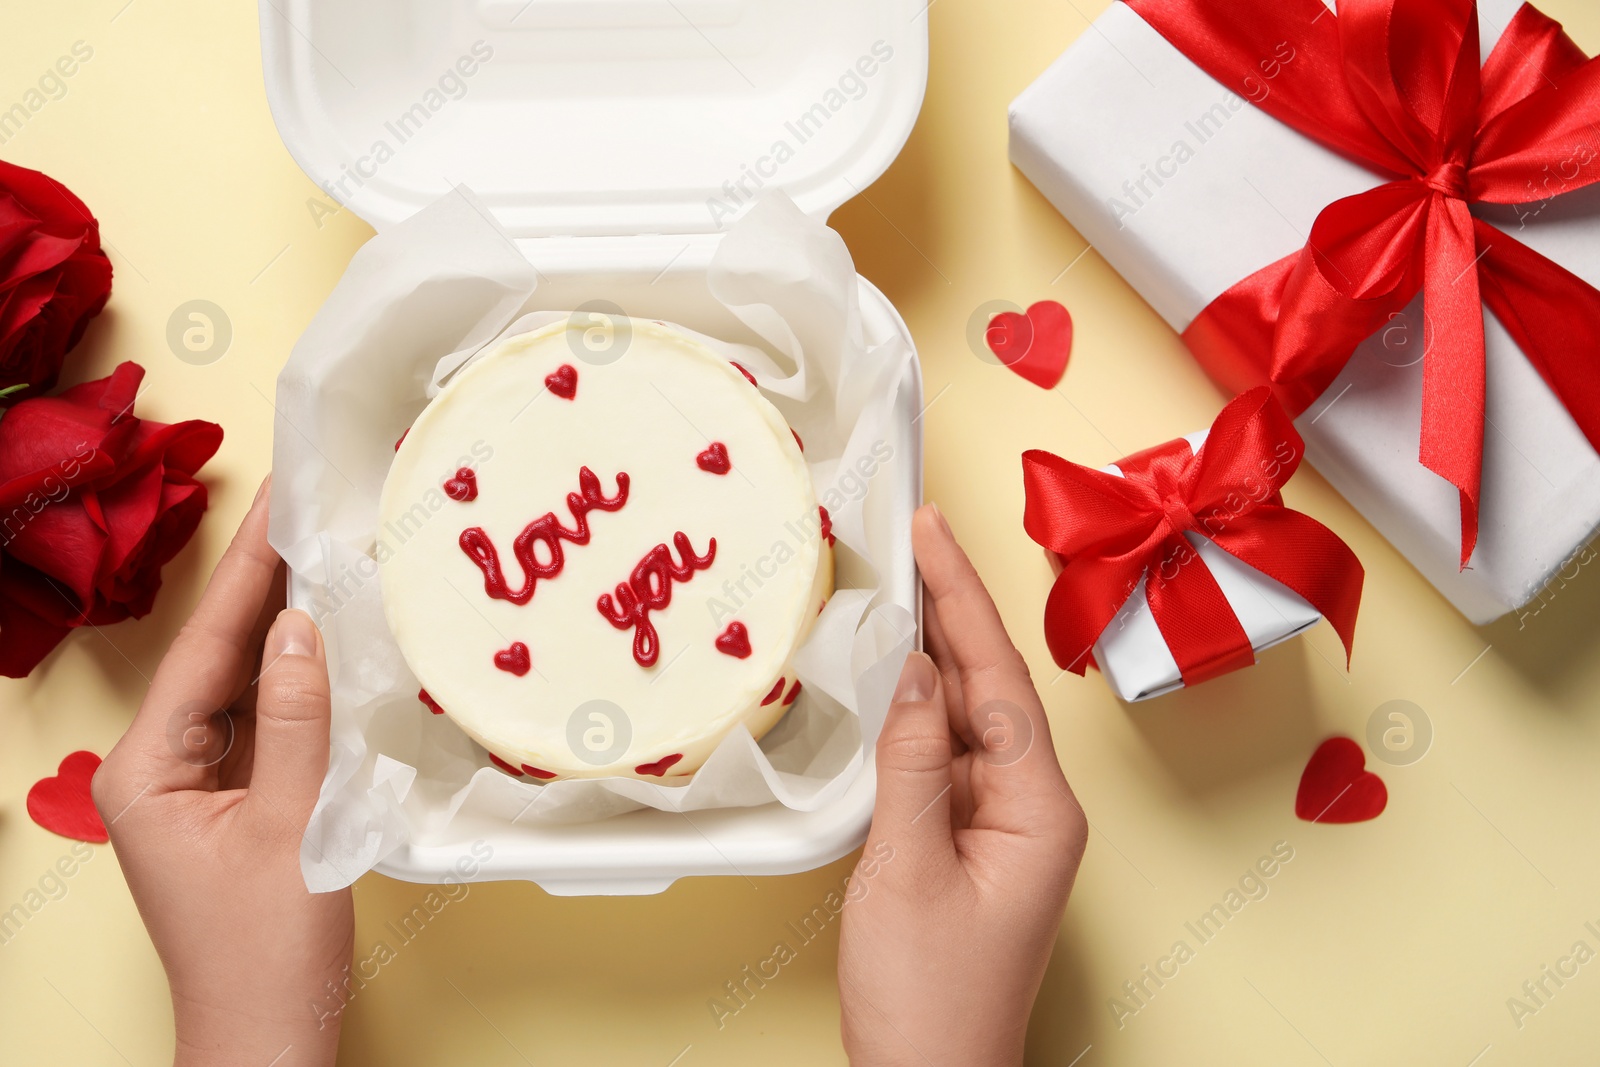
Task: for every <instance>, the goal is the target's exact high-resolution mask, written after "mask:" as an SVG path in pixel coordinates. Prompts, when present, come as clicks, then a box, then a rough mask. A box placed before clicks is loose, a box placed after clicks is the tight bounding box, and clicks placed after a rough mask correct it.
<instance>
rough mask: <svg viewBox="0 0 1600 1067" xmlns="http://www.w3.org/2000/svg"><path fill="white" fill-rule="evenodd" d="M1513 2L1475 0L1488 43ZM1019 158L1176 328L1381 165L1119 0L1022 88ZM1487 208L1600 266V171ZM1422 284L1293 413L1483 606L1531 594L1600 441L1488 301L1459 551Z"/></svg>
mask: <svg viewBox="0 0 1600 1067" xmlns="http://www.w3.org/2000/svg"><path fill="white" fill-rule="evenodd" d="M1329 6H1330V7H1332V6H1333V5H1332V3H1331V2H1330V3H1329ZM1518 6H1520V0H1479V5H1478V8H1479V22H1480V26H1481V32H1482V38H1483V40H1482V44H1483V55H1484V56H1485V57H1487V56H1488V55H1489V52H1490V50H1491V49H1492V48H1493V46H1494V44H1495V42H1496V41H1497V40H1498V39H1499V36H1500V33H1501V31H1502V30H1503V28H1504V27H1505V25H1506V23H1507V22H1508V21H1509V20H1510V18H1511V17H1512V15H1513V14H1514V13H1515V11H1516V10H1517V8H1518ZM1263 84H1264V85H1266V86H1267V87H1268V89H1270V83H1269V82H1264V83H1263ZM1011 159H1012V161H1013V162H1014V163H1015V164H1016V166H1017V167H1018V169H1020V170H1021V171H1022V172H1023V174H1025V175H1026V176H1027V177H1028V178H1029V180H1031V181H1032V182H1033V183H1034V184H1035V185H1036V186H1038V188H1039V190H1040V191H1041V192H1043V193H1044V195H1045V196H1046V197H1047V198H1048V199H1049V200H1050V202H1051V203H1052V204H1054V205H1055V206H1056V207H1057V208H1058V209H1059V210H1060V211H1061V213H1062V214H1063V215H1065V216H1066V217H1067V219H1068V221H1070V222H1071V223H1072V224H1073V226H1075V227H1076V228H1077V229H1078V231H1079V232H1080V233H1082V234H1083V236H1084V237H1085V238H1086V239H1088V241H1089V242H1090V243H1091V244H1093V245H1094V246H1095V247H1096V248H1097V249H1098V250H1099V251H1100V253H1101V255H1103V256H1104V257H1105V259H1106V261H1107V262H1108V263H1110V264H1111V265H1112V267H1114V268H1115V269H1116V270H1117V271H1118V272H1119V273H1121V274H1122V275H1123V277H1125V278H1126V279H1127V280H1128V281H1129V283H1130V284H1132V285H1133V287H1134V288H1135V289H1137V290H1138V291H1139V293H1140V294H1141V295H1142V296H1143V297H1144V298H1145V299H1146V300H1147V301H1149V303H1150V305H1151V306H1152V307H1153V308H1154V309H1155V310H1156V312H1157V313H1158V314H1160V315H1161V316H1162V317H1163V318H1164V319H1166V321H1167V322H1168V323H1169V324H1170V325H1171V326H1172V328H1173V329H1175V330H1178V331H1180V332H1181V331H1183V330H1184V329H1186V328H1187V327H1188V326H1189V324H1190V323H1191V322H1192V321H1193V320H1194V319H1195V317H1196V316H1197V315H1198V314H1199V313H1200V311H1201V310H1202V309H1204V308H1205V307H1206V306H1207V305H1208V304H1209V303H1210V302H1211V301H1212V300H1214V299H1215V298H1216V297H1217V296H1219V295H1220V294H1221V293H1223V292H1224V291H1225V290H1227V289H1228V288H1230V287H1231V286H1233V285H1234V284H1235V283H1237V282H1239V281H1240V280H1242V279H1243V278H1245V277H1247V276H1248V275H1250V274H1252V273H1254V272H1255V271H1257V270H1259V269H1261V268H1262V267H1265V266H1267V265H1268V264H1269V263H1273V262H1275V261H1277V260H1279V259H1281V258H1283V257H1284V256H1286V255H1289V254H1290V253H1292V252H1295V251H1296V250H1298V249H1299V248H1300V247H1301V246H1302V245H1304V243H1305V240H1306V235H1307V234H1308V233H1309V232H1310V230H1311V226H1312V223H1313V221H1314V220H1315V219H1316V217H1317V215H1318V214H1319V213H1320V212H1321V211H1322V209H1323V208H1324V207H1326V206H1327V205H1329V204H1331V203H1332V202H1333V201H1335V200H1337V199H1339V198H1341V197H1345V196H1351V195H1353V194H1356V193H1359V192H1362V191H1364V190H1367V189H1370V188H1373V187H1375V186H1377V185H1380V184H1382V183H1383V181H1384V180H1385V179H1383V178H1381V177H1380V176H1378V175H1376V174H1374V173H1373V172H1371V171H1368V170H1367V169H1365V168H1364V167H1361V166H1359V165H1357V164H1355V163H1352V162H1350V161H1348V160H1346V159H1344V158H1343V157H1341V156H1339V155H1336V154H1334V153H1333V152H1331V151H1329V150H1328V149H1326V148H1323V147H1322V146H1321V145H1318V144H1316V143H1315V142H1313V141H1312V140H1310V139H1309V138H1307V137H1305V136H1303V135H1301V134H1300V133H1297V132H1296V131H1294V130H1293V129H1291V128H1289V127H1288V126H1285V125H1283V124H1281V123H1279V122H1278V121H1277V120H1275V119H1273V118H1271V117H1270V116H1268V115H1267V114H1266V113H1265V112H1262V111H1260V110H1259V109H1257V108H1256V107H1255V106H1254V105H1252V104H1251V103H1250V102H1249V101H1248V100H1246V99H1244V98H1243V97H1241V96H1239V95H1238V94H1236V93H1234V92H1232V91H1230V90H1229V89H1228V88H1226V87H1224V86H1223V85H1221V84H1220V83H1218V82H1217V81H1215V80H1213V79H1212V78H1211V76H1210V75H1208V74H1207V73H1205V72H1204V71H1203V70H1201V69H1200V68H1199V67H1198V66H1196V65H1194V64H1193V63H1191V62H1190V61H1189V60H1188V59H1187V58H1186V57H1185V56H1183V54H1182V53H1180V52H1179V51H1178V50H1177V49H1176V48H1175V47H1174V46H1173V45H1171V44H1170V43H1168V42H1167V40H1166V39H1165V38H1163V37H1162V36H1161V35H1160V34H1159V33H1157V32H1156V31H1155V30H1154V29H1153V28H1152V27H1151V26H1150V25H1149V24H1148V23H1146V22H1145V21H1144V20H1143V19H1141V18H1140V17H1139V16H1138V15H1137V14H1135V13H1134V12H1133V10H1132V9H1131V8H1129V7H1128V6H1127V5H1126V4H1122V3H1113V4H1112V5H1111V7H1110V9H1109V10H1107V11H1106V13H1105V14H1104V15H1102V16H1101V17H1100V18H1098V19H1096V20H1095V22H1094V24H1093V26H1092V27H1091V28H1090V30H1089V31H1088V32H1085V33H1084V34H1083V35H1082V36H1081V37H1080V38H1079V39H1078V40H1077V41H1076V42H1075V43H1074V44H1073V45H1072V47H1071V48H1069V49H1068V50H1067V51H1066V53H1065V54H1064V55H1062V56H1061V57H1060V58H1059V59H1058V60H1057V61H1056V62H1055V63H1054V64H1053V65H1052V66H1051V67H1050V68H1049V69H1048V70H1047V71H1045V73H1044V74H1043V75H1042V76H1041V77H1040V78H1039V79H1038V80H1037V81H1036V82H1034V83H1033V84H1032V85H1030V86H1029V87H1028V88H1027V89H1026V90H1024V91H1023V93H1022V94H1021V95H1020V96H1018V97H1017V99H1016V100H1015V101H1014V102H1013V104H1012V106H1011ZM1535 206H1537V207H1539V210H1538V211H1536V212H1535V211H1530V207H1535ZM1473 212H1474V214H1476V215H1478V216H1479V217H1481V218H1484V219H1486V220H1487V221H1489V222H1491V223H1493V224H1495V225H1497V226H1499V227H1501V228H1502V229H1504V230H1506V231H1507V232H1509V233H1512V234H1514V235H1515V236H1516V238H1517V239H1518V240H1520V241H1522V242H1523V243H1524V244H1526V245H1528V246H1529V247H1530V248H1532V249H1534V250H1535V251H1537V252H1540V253H1541V254H1543V255H1545V256H1547V257H1549V258H1550V259H1552V260H1554V261H1555V262H1557V263H1559V264H1561V265H1562V266H1563V267H1565V268H1567V269H1568V270H1570V271H1572V272H1573V273H1575V274H1577V275H1578V276H1580V277H1582V278H1583V279H1584V280H1585V281H1587V282H1589V283H1590V284H1591V285H1595V284H1600V187H1596V186H1590V187H1589V188H1587V189H1583V190H1580V191H1578V192H1576V193H1573V194H1570V195H1567V196H1563V197H1559V198H1557V199H1555V200H1553V201H1550V202H1548V203H1546V204H1544V205H1542V206H1541V205H1529V206H1523V207H1521V208H1520V209H1519V208H1513V207H1498V206H1489V205H1474V206H1473ZM1421 301H1422V298H1421V297H1420V296H1419V297H1418V298H1417V300H1416V301H1415V302H1414V303H1413V304H1412V306H1411V307H1410V308H1409V309H1408V310H1407V311H1406V312H1405V313H1404V314H1402V315H1401V316H1398V317H1397V318H1396V319H1395V320H1393V321H1392V322H1391V323H1390V324H1389V326H1387V327H1386V328H1385V329H1383V330H1381V331H1380V332H1379V333H1378V334H1375V335H1374V336H1373V337H1371V338H1369V339H1368V340H1367V341H1366V342H1364V343H1363V344H1362V345H1361V346H1360V347H1359V348H1358V349H1357V351H1356V354H1355V355H1354V356H1353V357H1352V358H1351V360H1350V362H1349V363H1348V364H1347V365H1346V367H1345V368H1344V370H1343V372H1342V373H1341V374H1340V375H1339V377H1338V378H1337V379H1336V380H1335V381H1334V382H1333V384H1332V385H1331V386H1330V387H1329V388H1328V390H1327V391H1326V392H1325V393H1324V394H1323V396H1322V397H1320V398H1319V399H1318V400H1317V402H1316V403H1314V404H1313V405H1312V406H1311V407H1310V408H1309V409H1308V410H1307V411H1305V412H1304V413H1303V414H1302V415H1301V416H1300V418H1299V419H1298V420H1297V421H1296V428H1297V429H1298V430H1299V431H1300V433H1301V435H1302V436H1303V437H1304V438H1305V441H1306V456H1307V458H1308V459H1309V460H1310V462H1311V463H1312V465H1313V466H1315V467H1316V469H1317V470H1318V471H1319V472H1320V473H1321V474H1322V475H1323V476H1324V477H1326V478H1327V479H1328V481H1329V482H1330V483H1332V485H1333V486H1334V487H1335V488H1336V489H1338V490H1339V492H1340V493H1342V494H1343V495H1344V497H1345V498H1346V499H1347V500H1348V501H1350V503H1351V504H1352V505H1354V506H1355V508H1356V509H1357V510H1358V511H1360V512H1361V513H1362V514H1363V515H1364V516H1366V518H1367V519H1368V520H1369V521H1370V522H1371V523H1372V524H1373V525H1374V526H1375V527H1376V528H1377V529H1378V531H1379V532H1380V533H1382V534H1383V535H1384V537H1386V538H1387V539H1388V540H1389V542H1390V543H1391V544H1393V545H1394V546H1395V548H1397V549H1398V550H1399V551H1400V552H1401V553H1402V554H1403V555H1404V556H1405V557H1406V558H1407V559H1408V560H1410V561H1411V563H1412V564H1413V565H1414V566H1415V567H1416V568H1417V569H1418V570H1419V571H1421V572H1422V574H1423V576H1424V577H1426V578H1427V579H1428V580H1429V581H1430V582H1431V583H1433V585H1434V586H1435V587H1436V588H1437V589H1438V590H1439V591H1440V592H1441V593H1442V594H1444V596H1445V597H1446V598H1447V599H1448V600H1449V601H1450V602H1451V603H1452V604H1454V605H1455V606H1456V608H1457V609H1459V610H1460V611H1461V612H1462V613H1463V614H1464V615H1466V616H1467V618H1469V619H1470V620H1471V621H1472V622H1474V623H1477V624H1485V623H1488V622H1491V621H1493V620H1494V619H1496V618H1499V617H1500V616H1502V615H1504V614H1506V613H1507V612H1509V611H1512V610H1515V609H1516V608H1518V607H1520V606H1521V605H1523V604H1525V603H1527V602H1528V601H1530V600H1531V599H1533V598H1534V597H1535V596H1536V595H1537V594H1538V592H1539V591H1540V589H1541V588H1542V587H1543V586H1544V585H1545V583H1546V582H1547V581H1548V580H1549V579H1550V577H1551V576H1552V575H1553V574H1554V573H1555V572H1556V571H1557V570H1558V569H1560V568H1561V567H1562V566H1563V564H1564V561H1566V560H1568V559H1570V558H1571V556H1572V555H1573V553H1574V551H1575V550H1576V549H1577V548H1579V547H1580V546H1581V545H1583V544H1584V543H1585V542H1586V541H1587V540H1588V539H1589V538H1590V537H1591V536H1592V535H1593V534H1594V532H1595V530H1596V529H1597V528H1600V456H1597V455H1596V453H1595V450H1594V449H1593V448H1592V447H1591V446H1590V444H1589V442H1588V440H1587V439H1586V438H1585V437H1584V436H1583V433H1582V432H1581V431H1580V430H1579V429H1578V426H1577V424H1576V423H1575V422H1574V421H1573V419H1572V417H1571V416H1570V415H1569V414H1568V413H1567V411H1566V409H1565V408H1563V407H1562V405H1561V403H1560V401H1558V400H1557V399H1556V397H1555V395H1554V394H1553V393H1551V392H1550V390H1549V388H1548V386H1546V385H1545V383H1544V380H1543V379H1542V378H1541V377H1540V376H1539V374H1538V372H1537V371H1536V370H1534V368H1533V366H1532V365H1531V364H1530V363H1529V362H1528V361H1527V359H1526V358H1525V357H1524V356H1523V354H1522V352H1521V351H1520V350H1519V349H1518V348H1517V346H1516V344H1515V343H1513V342H1512V340H1511V338H1510V336H1509V335H1508V334H1507V333H1506V331H1505V329H1504V328H1503V327H1502V326H1501V325H1500V323H1499V322H1498V320H1496V319H1495V318H1494V317H1493V316H1492V315H1488V314H1486V315H1485V320H1484V327H1485V335H1486V339H1487V348H1488V353H1487V393H1488V398H1487V410H1486V413H1485V414H1486V422H1485V435H1484V455H1483V486H1482V501H1481V511H1480V531H1479V539H1478V545H1477V550H1476V551H1475V552H1474V554H1473V556H1472V559H1471V560H1470V566H1469V567H1468V568H1467V569H1466V570H1461V569H1460V566H1459V563H1460V544H1461V527H1460V504H1459V498H1458V495H1457V492H1456V490H1455V488H1454V487H1453V486H1451V485H1450V484H1449V483H1448V482H1446V481H1445V480H1444V479H1442V478H1440V477H1438V476H1437V475H1435V474H1433V473H1432V472H1431V471H1429V470H1427V469H1426V468H1424V467H1423V466H1422V464H1421V463H1420V462H1419V461H1418V458H1417V455H1418V445H1419V440H1420V435H1421V405H1422V361H1421V359H1420V358H1419V356H1418V353H1419V352H1420V350H1421V349H1422V347H1423V346H1424V344H1425V340H1424V338H1425V334H1426V330H1425V328H1424V326H1423V322H1422V313H1421Z"/></svg>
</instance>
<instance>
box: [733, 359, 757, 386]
mask: <svg viewBox="0 0 1600 1067" xmlns="http://www.w3.org/2000/svg"><path fill="white" fill-rule="evenodd" d="M728 362H729V363H732V364H733V369H734V370H736V371H738V372H739V373H740V374H742V375H744V380H745V381H747V382H749V383H750V384H751V385H754V386H755V387H756V388H757V389H759V388H761V386H760V385H758V384H757V383H756V376H755V375H754V374H751V373H750V372H749V371H747V370H745V368H744V364H743V363H740V362H739V361H737V360H733V359H730V360H728Z"/></svg>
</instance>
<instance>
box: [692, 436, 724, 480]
mask: <svg viewBox="0 0 1600 1067" xmlns="http://www.w3.org/2000/svg"><path fill="white" fill-rule="evenodd" d="M694 461H695V462H696V463H698V464H700V469H701V470H703V471H705V472H706V473H707V474H727V473H728V472H729V471H731V470H733V462H732V461H731V460H729V459H728V446H727V445H725V444H723V443H722V442H721V441H713V442H711V447H710V448H708V449H706V450H705V451H704V452H702V453H700V454H699V455H698V456H696V457H694Z"/></svg>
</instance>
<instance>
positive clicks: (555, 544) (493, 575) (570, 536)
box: [460, 467, 628, 604]
mask: <svg viewBox="0 0 1600 1067" xmlns="http://www.w3.org/2000/svg"><path fill="white" fill-rule="evenodd" d="M578 486H579V488H580V489H581V490H582V492H581V493H568V494H567V507H568V508H570V509H571V510H572V523H573V527H574V528H573V529H571V530H569V529H567V528H566V527H565V526H562V525H561V523H560V521H559V520H557V519H556V513H555V512H553V511H552V512H549V513H547V514H546V515H544V516H543V517H542V518H538V519H535V520H534V521H533V522H530V523H529V524H528V525H527V527H525V528H524V529H523V531H522V532H521V533H520V534H518V535H517V539H516V541H515V543H513V545H512V546H511V550H512V554H513V555H515V556H516V558H517V562H518V563H520V564H521V565H522V574H523V580H522V587H521V588H520V589H512V588H511V587H509V586H508V585H506V576H505V572H504V571H503V570H502V569H501V566H500V553H499V552H498V551H496V550H495V547H494V542H493V541H491V540H490V539H489V535H488V534H486V533H484V532H483V530H482V529H481V528H480V527H477V526H474V527H472V528H471V529H467V530H463V531H461V539H460V545H461V551H463V552H465V553H466V554H467V558H468V559H470V560H472V562H473V563H476V564H477V565H478V569H479V570H481V571H482V572H483V591H484V592H485V593H487V594H488V595H489V596H490V597H492V598H493V599H495V600H509V601H511V603H513V604H526V603H527V602H528V601H529V600H531V599H533V589H534V586H535V585H537V584H538V582H539V579H540V578H554V577H555V576H556V575H558V574H560V573H561V569H562V568H563V567H564V566H566V560H565V557H564V556H563V555H562V552H561V542H562V541H571V542H572V543H573V544H575V545H586V544H588V543H589V512H591V511H596V510H598V511H617V510H619V509H620V508H621V507H622V505H624V504H626V503H627V502H628V476H627V475H626V474H618V475H617V495H616V496H614V497H608V496H606V495H605V494H604V493H603V492H602V491H601V489H600V479H599V478H597V477H595V474H594V472H593V471H591V470H590V469H589V468H588V467H584V468H583V469H582V470H580V471H579V472H578ZM539 544H543V545H544V546H545V548H546V549H548V550H549V552H550V560H549V562H547V563H540V562H539V559H538V557H537V555H536V554H535V552H534V546H536V545H539Z"/></svg>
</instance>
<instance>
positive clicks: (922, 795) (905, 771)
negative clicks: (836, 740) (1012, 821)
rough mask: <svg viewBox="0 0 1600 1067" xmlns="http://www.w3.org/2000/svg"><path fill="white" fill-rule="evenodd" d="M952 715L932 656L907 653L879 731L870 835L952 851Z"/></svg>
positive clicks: (914, 846)
mask: <svg viewBox="0 0 1600 1067" xmlns="http://www.w3.org/2000/svg"><path fill="white" fill-rule="evenodd" d="M952 752H953V748H952V744H951V741H950V717H949V714H948V713H947V712H946V711H945V703H944V688H943V684H942V683H941V681H940V678H939V672H938V671H937V670H936V669H935V668H934V665H933V660H931V659H929V658H928V657H927V656H925V655H924V654H922V653H921V652H913V653H911V655H910V656H908V657H906V665H905V667H904V668H903V669H902V670H901V672H900V684H899V685H898V686H897V687H896V688H895V693H894V699H893V700H892V701H891V702H890V704H889V716H888V718H887V720H885V722H884V724H883V732H882V733H880V734H879V735H878V747H877V761H878V801H877V806H876V809H875V810H874V813H873V817H872V836H873V837H875V838H884V839H888V840H890V841H892V842H895V843H900V842H905V843H906V845H907V846H908V847H909V848H911V849H913V850H916V851H920V852H923V853H925V854H926V853H927V852H930V851H935V850H938V849H941V848H942V849H944V850H946V851H949V850H950V849H952V848H953V847H954V846H953V843H952V838H951V835H950V761H951V758H952Z"/></svg>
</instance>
